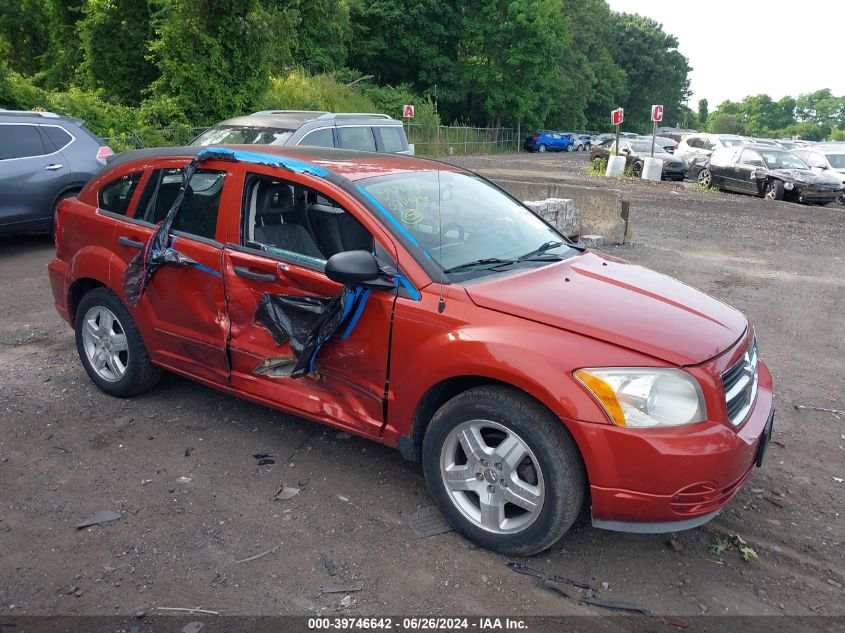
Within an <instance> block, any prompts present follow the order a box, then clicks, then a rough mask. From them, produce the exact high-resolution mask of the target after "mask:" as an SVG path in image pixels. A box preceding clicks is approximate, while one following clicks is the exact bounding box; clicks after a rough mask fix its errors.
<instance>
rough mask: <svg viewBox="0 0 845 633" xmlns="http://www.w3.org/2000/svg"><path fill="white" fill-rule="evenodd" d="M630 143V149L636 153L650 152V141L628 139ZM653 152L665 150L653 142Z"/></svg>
mask: <svg viewBox="0 0 845 633" xmlns="http://www.w3.org/2000/svg"><path fill="white" fill-rule="evenodd" d="M629 142H630V143H631V149H633V150H634V151H635V152H637V154H650V153H651V141H650V140H649V141H629ZM654 153H655V154H666V153H667V152H666V150H664V149H663V148H662V147H661V146H660V143H657V142H655V143H654Z"/></svg>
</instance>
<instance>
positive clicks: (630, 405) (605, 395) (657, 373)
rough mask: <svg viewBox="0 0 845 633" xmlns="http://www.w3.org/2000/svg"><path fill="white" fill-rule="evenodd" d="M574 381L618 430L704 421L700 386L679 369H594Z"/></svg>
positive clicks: (578, 372)
mask: <svg viewBox="0 0 845 633" xmlns="http://www.w3.org/2000/svg"><path fill="white" fill-rule="evenodd" d="M575 378H576V379H577V380H578V381H579V382H580V383H581V384H582V385H584V386H585V387H586V388H587V390H588V391H589V392H590V393H591V394H593V396H594V397H595V398H596V400H598V401H599V403H600V404H601V405H602V407H604V410H605V411H606V412H607V414H608V416H609V417H610V419H611V421H612V422H613V423H614V424H616V425H618V426H628V427H636V428H642V427H662V426H680V425H682V424H692V423H693V422H701V421H702V420H706V419H707V406H706V405H705V403H704V394H702V393H701V386H700V385H699V384H698V381H697V380H696V379H695V378H693V377H692V376H690V375H689V374H688V373H686V372H685V371H681V370H680V369H659V368H654V367H643V368H635V367H608V368H600V367H594V368H587V369H579V370H578V371H576V372H575Z"/></svg>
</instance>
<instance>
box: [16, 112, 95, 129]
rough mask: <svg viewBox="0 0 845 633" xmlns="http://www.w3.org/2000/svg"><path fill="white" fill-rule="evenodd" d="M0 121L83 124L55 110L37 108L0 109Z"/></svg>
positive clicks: (80, 120) (81, 121) (79, 120)
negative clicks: (48, 110)
mask: <svg viewBox="0 0 845 633" xmlns="http://www.w3.org/2000/svg"><path fill="white" fill-rule="evenodd" d="M0 121H3V122H4V123H41V124H45V125H49V124H50V123H52V124H53V125H55V124H56V123H73V124H75V125H79V126H81V125H84V123H85V122H84V121H83V120H82V119H76V118H74V117H69V116H64V115H61V114H56V113H55V112H42V111H38V110H3V109H0Z"/></svg>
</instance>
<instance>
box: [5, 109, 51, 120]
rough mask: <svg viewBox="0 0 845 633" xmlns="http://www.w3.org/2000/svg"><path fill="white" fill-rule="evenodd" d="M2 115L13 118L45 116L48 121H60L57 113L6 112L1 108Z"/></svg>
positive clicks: (42, 111)
mask: <svg viewBox="0 0 845 633" xmlns="http://www.w3.org/2000/svg"><path fill="white" fill-rule="evenodd" d="M0 114H5V115H7V116H8V115H11V116H43V117H44V118H46V119H58V118H59V116H60V115H58V114H56V113H55V112H47V111H45V110H6V109H5V108H0Z"/></svg>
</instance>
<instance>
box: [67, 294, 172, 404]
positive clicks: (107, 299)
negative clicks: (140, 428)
mask: <svg viewBox="0 0 845 633" xmlns="http://www.w3.org/2000/svg"><path fill="white" fill-rule="evenodd" d="M74 325H75V330H76V349H77V351H78V352H79V358H80V360H81V361H82V366H83V367H85V371H86V372H87V373H88V376H89V377H90V378H91V380H92V381H93V382H94V384H96V385H97V386H98V387H99V388H100V389H102V390H103V391H105V392H106V393H107V394H109V395H111V396H117V397H119V398H128V397H130V396H135V395H138V394H139V393H142V392H144V391H147V390H148V389H151V388H152V387H153V386H155V384H156V383H157V382H158V381H159V379H160V378H161V373H162V372H161V369H160V368H158V367H156V366H155V365H153V364H152V362H151V361H150V356H149V354H148V353H147V348H146V347H145V346H144V341H143V340H142V339H141V333H140V332H139V331H138V328H137V326H136V325H135V321H134V320H133V319H132V315H130V314H129V311H128V310H127V309H126V307H125V306H124V305H123V304H122V303H121V302H120V300H119V299H118V298H117V297H116V296H115V295H114V294H112V293H111V292H110V291H109V290H106V289H105V288H96V289H94V290H92V291H91V292H89V293H88V294H86V295H85V296H84V297H82V300H81V301H80V302H79V306H78V307H77V309H76V317H75V319H74Z"/></svg>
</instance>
